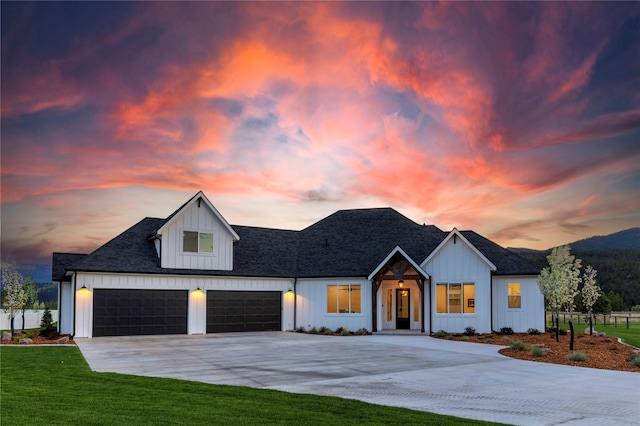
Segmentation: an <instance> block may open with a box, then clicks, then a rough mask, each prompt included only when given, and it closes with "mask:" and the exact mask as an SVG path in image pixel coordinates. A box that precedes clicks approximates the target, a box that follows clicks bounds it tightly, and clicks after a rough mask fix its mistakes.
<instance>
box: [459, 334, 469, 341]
mask: <svg viewBox="0 0 640 426" xmlns="http://www.w3.org/2000/svg"><path fill="white" fill-rule="evenodd" d="M460 340H463V341H465V342H468V341H469V336H466V335H465V336H462V337H461V338H460Z"/></svg>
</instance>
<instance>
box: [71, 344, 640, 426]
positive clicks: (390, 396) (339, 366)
mask: <svg viewBox="0 0 640 426" xmlns="http://www.w3.org/2000/svg"><path fill="white" fill-rule="evenodd" d="M76 342H77V344H78V347H79V348H80V350H81V351H82V353H83V355H84V357H85V359H86V360H87V362H88V363H89V366H90V367H91V369H92V370H94V371H100V372H115V373H122V374H133V375H139V376H151V377H168V378H175V379H183V380H193V381H199V382H206V383H215V384H228V385H240V386H250V387H254V388H265V389H279V390H283V391H287V392H295V393H308V394H316V395H331V396H339V397H344V398H352V399H357V400H361V401H366V402H370V403H375V404H380V405H389V406H397V407H406V408H411V409H415V410H422V411H430V412H434V413H440V414H449V415H454V416H459V417H465V418H469V419H478V420H488V421H495V422H503V423H510V424H522V425H601V424H615V425H638V424H640V423H639V422H640V373H628V372H619V371H609V370H598V369H592V368H581V367H569V366H563V365H554V364H546V363H538V362H531V361H521V360H516V359H512V358H508V357H504V356H502V355H500V354H499V353H498V350H499V349H500V348H501V347H502V346H496V345H485V344H477V343H469V342H454V341H446V340H440V339H433V338H431V337H428V336H421V335H413V336H411V335H410V336H387V335H372V336H320V335H308V334H298V333H290V332H289V333H287V332H264V333H226V334H208V335H198V336H184V335H181V336H127V337H101V338H93V339H76Z"/></svg>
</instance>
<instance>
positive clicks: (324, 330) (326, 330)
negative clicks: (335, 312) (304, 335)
mask: <svg viewBox="0 0 640 426" xmlns="http://www.w3.org/2000/svg"><path fill="white" fill-rule="evenodd" d="M318 333H319V334H333V331H331V329H330V328H328V327H325V326H322V327H320V330H318Z"/></svg>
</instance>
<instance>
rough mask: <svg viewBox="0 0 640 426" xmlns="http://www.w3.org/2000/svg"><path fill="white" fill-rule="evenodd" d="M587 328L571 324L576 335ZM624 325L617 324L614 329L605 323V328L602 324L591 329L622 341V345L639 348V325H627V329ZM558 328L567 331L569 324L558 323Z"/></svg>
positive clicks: (583, 325) (582, 325)
mask: <svg viewBox="0 0 640 426" xmlns="http://www.w3.org/2000/svg"><path fill="white" fill-rule="evenodd" d="M587 327H589V326H588V325H585V324H576V321H574V322H573V328H574V330H575V332H576V333H584V330H585V329H586V328H587ZM626 327H627V326H626V324H620V323H618V326H617V327H615V326H614V325H613V324H611V325H610V324H609V323H607V325H606V326H604V325H602V323H598V324H597V325H594V326H593V328H594V329H595V330H597V331H598V332H600V333H605V334H606V335H607V336H615V337H619V338H621V339H622V341H623V342H624V343H626V344H627V345H631V346H635V347H636V348H640V324H634V323H631V324H629V328H628V329H627V328H626ZM560 328H561V329H565V330H569V322H568V321H567V322H563V321H560Z"/></svg>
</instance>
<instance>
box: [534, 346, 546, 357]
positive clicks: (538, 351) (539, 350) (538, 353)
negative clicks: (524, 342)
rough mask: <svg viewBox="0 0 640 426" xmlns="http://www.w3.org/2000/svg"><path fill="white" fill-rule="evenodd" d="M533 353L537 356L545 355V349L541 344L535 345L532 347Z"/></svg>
mask: <svg viewBox="0 0 640 426" xmlns="http://www.w3.org/2000/svg"><path fill="white" fill-rule="evenodd" d="M531 355H533V356H535V357H540V356H544V349H542V348H541V347H540V346H534V347H533V348H531Z"/></svg>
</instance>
